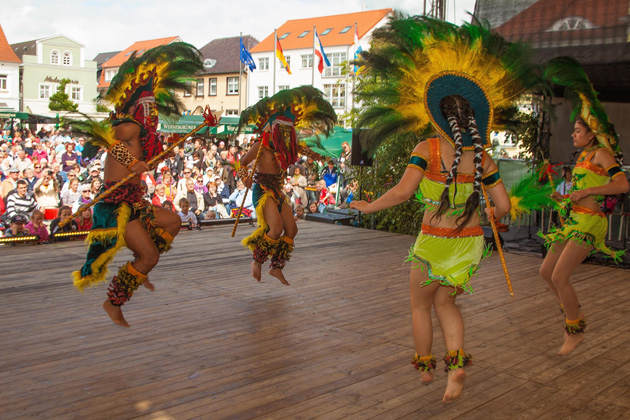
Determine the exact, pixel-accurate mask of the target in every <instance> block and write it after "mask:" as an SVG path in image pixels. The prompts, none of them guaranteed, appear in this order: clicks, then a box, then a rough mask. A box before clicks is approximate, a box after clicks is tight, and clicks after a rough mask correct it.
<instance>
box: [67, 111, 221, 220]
mask: <svg viewBox="0 0 630 420" xmlns="http://www.w3.org/2000/svg"><path fill="white" fill-rule="evenodd" d="M203 116H204V122H203V123H201V124H199V126H197V127H196V128H195V129H194V130H192V131H191V132H189V133H188V134H186V135H185V136H183V137H182V138H180V139H179V140H178V141H177V142H175V143H173V144H172V145H171V146H169V147H168V148H167V149H166V150H164V151H163V152H162V153H160V154H158V155H156V156H154V157H153V159H151V160H149V161H148V162H147V165H148V166H149V168H151V169H153V166H154V165H157V164H158V163H160V162H161V161H162V160H163V159H164V158H165V157H166V156H167V155H168V154H170V153H171V152H172V151H173V149H174V148H175V147H177V146H179V145H180V144H182V143H183V142H184V141H186V139H187V138H188V137H190V136H192V135H194V134H196V133H197V132H198V131H199V130H201V129H202V128H204V127H205V126H207V125H208V126H212V127H214V126H216V125H217V124H218V123H219V121H217V119H216V118H214V116H213V115H212V113H211V112H210V107H208V106H207V105H206V110H205V111H204V113H203ZM138 175H139V174H137V173H135V172H132V173H130V174H129V175H127V176H126V177H124V178H123V179H121V180H120V181H118V182H117V183H115V184H114V185H112V186H111V187H109V189H107V190H105V191H103V192H102V193H100V194H99V195H97V196H96V197H94V199H93V200H92V201H90V202H89V203H85V204H83V205H81V207H79V210H77V211H76V212H75V213H74V214H73V215H71V216H70V217H68V218H67V219H64V220H62V221H61V222H59V225H58V226H59V227H60V228H62V227H64V226H65V225H67V224H68V223H70V221H72V220H73V219H74V218H75V217H77V216H78V215H80V214H81V212H83V211H84V210H87V209H89V208H90V207H92V206H93V205H95V204H96V203H98V202H99V201H101V200H103V199H104V198H107V197H108V196H110V195H111V194H112V193H113V192H114V191H116V190H117V189H118V188H119V187H120V186H121V185H123V184H126V183H127V182H129V181H130V180H131V179H133V178H135V177H136V176H138Z"/></svg>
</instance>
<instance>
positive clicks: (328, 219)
mask: <svg viewBox="0 0 630 420" xmlns="http://www.w3.org/2000/svg"><path fill="white" fill-rule="evenodd" d="M304 220H310V221H313V222H322V223H332V224H334V225H344V226H350V223H351V222H352V220H354V216H346V215H343V214H336V213H312V214H306V215H305V216H304Z"/></svg>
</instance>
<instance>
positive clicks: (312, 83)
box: [311, 25, 316, 87]
mask: <svg viewBox="0 0 630 420" xmlns="http://www.w3.org/2000/svg"><path fill="white" fill-rule="evenodd" d="M315 31H316V29H315V25H313V66H312V70H313V71H312V79H311V85H313V87H315Z"/></svg>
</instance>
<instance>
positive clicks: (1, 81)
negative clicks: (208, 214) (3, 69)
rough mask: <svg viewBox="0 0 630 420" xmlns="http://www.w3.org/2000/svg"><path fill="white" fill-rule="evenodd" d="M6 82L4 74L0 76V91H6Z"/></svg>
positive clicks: (6, 78)
mask: <svg viewBox="0 0 630 420" xmlns="http://www.w3.org/2000/svg"><path fill="white" fill-rule="evenodd" d="M7 80H8V77H7V75H6V74H0V90H7Z"/></svg>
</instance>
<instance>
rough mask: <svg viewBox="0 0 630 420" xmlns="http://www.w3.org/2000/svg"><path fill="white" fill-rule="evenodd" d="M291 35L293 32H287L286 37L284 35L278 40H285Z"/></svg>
mask: <svg viewBox="0 0 630 420" xmlns="http://www.w3.org/2000/svg"><path fill="white" fill-rule="evenodd" d="M289 35H291V32H287V33H285V34H284V35H282V36H281V37H280V38H278V39H284V38H286V37H288V36H289Z"/></svg>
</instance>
